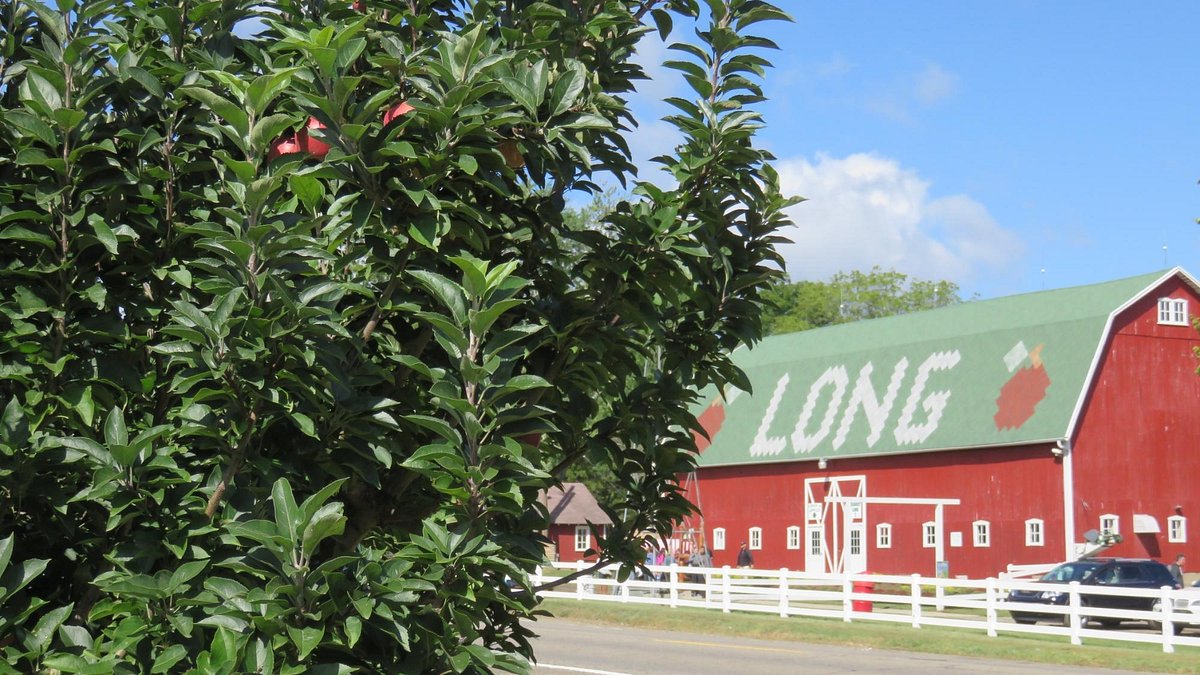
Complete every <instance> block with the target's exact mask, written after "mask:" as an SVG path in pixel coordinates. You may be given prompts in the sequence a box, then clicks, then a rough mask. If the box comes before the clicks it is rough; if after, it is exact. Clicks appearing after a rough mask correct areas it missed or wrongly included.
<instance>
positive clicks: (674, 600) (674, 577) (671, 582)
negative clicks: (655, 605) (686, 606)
mask: <svg viewBox="0 0 1200 675" xmlns="http://www.w3.org/2000/svg"><path fill="white" fill-rule="evenodd" d="M678 573H679V567H678V566H677V565H676V564H675V563H671V569H669V570H667V588H669V589H670V592H671V606H672V607H676V606H678V605H679V574H678Z"/></svg>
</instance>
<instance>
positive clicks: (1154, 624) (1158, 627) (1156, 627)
mask: <svg viewBox="0 0 1200 675" xmlns="http://www.w3.org/2000/svg"><path fill="white" fill-rule="evenodd" d="M1150 611H1151V612H1161V611H1162V603H1160V602H1155V603H1154V606H1153V607H1151V608H1150ZM1146 625H1147V626H1149V627H1150V630H1152V631H1155V632H1159V633H1161V632H1162V622H1161V621H1147V622H1146ZM1173 628H1174V630H1175V634H1176V635H1182V634H1183V624H1182V623H1180V622H1178V621H1176V622H1175V625H1174V626H1173Z"/></svg>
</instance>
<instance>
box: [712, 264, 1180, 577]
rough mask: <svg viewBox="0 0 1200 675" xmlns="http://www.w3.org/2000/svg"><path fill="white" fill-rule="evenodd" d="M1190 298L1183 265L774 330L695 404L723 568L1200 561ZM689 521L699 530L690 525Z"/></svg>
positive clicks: (906, 569) (717, 556) (992, 567)
mask: <svg viewBox="0 0 1200 675" xmlns="http://www.w3.org/2000/svg"><path fill="white" fill-rule="evenodd" d="M1198 290H1200V286H1198V285H1197V282H1196V280H1195V279H1194V278H1193V277H1192V276H1190V275H1189V274H1187V273H1186V272H1184V271H1183V270H1182V269H1179V268H1176V269H1173V270H1169V271H1165V272H1159V273H1154V274H1149V275H1143V276H1138V277H1133V278H1128V279H1120V280H1116V281H1110V282H1106V283H1100V284H1093V285H1089V286H1080V287H1076V288H1065V289H1059V290H1050V291H1042V292H1037V293H1028V294H1023V295H1016V296H1011V297H1003V298H996V299H992V300H982V301H971V302H964V303H961V304H958V305H954V306H950V307H945V308H941V309H935V310H930V311H925V312H917V313H912V314H907V315H902V316H893V317H887V318H882V319H875V320H870V321H861V322H857V323H850V324H842V325H837V326H831V327H828V328H821V329H817V330H811V331H804V332H799V333H791V334H786V335H776V336H772V337H769V338H767V339H765V340H764V341H763V342H761V343H760V344H759V345H757V346H756V347H754V348H753V349H746V350H740V351H738V352H737V353H735V355H734V359H735V363H737V365H738V366H739V367H740V368H742V370H743V371H744V372H745V373H746V375H747V377H748V380H749V383H750V384H751V385H752V392H750V391H740V390H738V389H732V388H731V389H727V390H725V391H724V392H717V391H715V390H714V391H707V392H702V396H701V401H702V402H701V405H700V406H699V407H698V408H697V418H698V421H699V422H700V425H701V426H702V427H703V428H704V429H705V430H706V431H707V436H708V437H707V438H705V437H703V436H701V435H697V445H698V447H699V449H700V451H701V454H700V456H699V460H698V461H699V467H698V469H697V472H696V475H695V480H692V481H689V482H688V486H689V493H690V494H689V496H690V498H691V499H692V500H693V502H695V503H698V504H699V505H700V507H701V508H702V510H703V523H702V527H703V531H704V533H705V539H706V541H707V542H709V545H710V547H711V548H712V549H713V554H714V560H715V563H716V564H718V565H720V564H733V563H734V557H735V556H736V553H737V548H738V545H739V543H740V542H742V541H747V542H748V543H749V545H750V548H751V549H752V553H753V554H754V558H755V565H756V566H758V567H771V568H779V567H787V568H789V569H800V570H807V571H810V572H842V571H851V572H853V571H861V570H868V569H869V570H871V571H875V572H881V573H897V574H901V573H903V574H908V573H921V574H933V573H935V572H941V573H945V574H950V575H969V576H973V577H976V576H986V575H992V574H996V573H997V572H1000V571H1003V570H1004V569H1005V568H1006V566H1007V565H1009V564H1034V563H1052V562H1056V561H1061V560H1064V559H1073V558H1076V557H1079V556H1081V555H1086V554H1088V553H1089V552H1093V551H1095V550H1096V549H1097V548H1098V547H1099V546H1100V545H1102V544H1105V543H1109V544H1111V543H1112V542H1114V541H1116V540H1117V539H1118V538H1119V539H1120V541H1119V543H1115V544H1114V545H1111V546H1110V547H1109V548H1108V549H1107V554H1113V555H1125V556H1138V557H1153V558H1158V559H1161V560H1168V561H1169V560H1170V559H1173V558H1174V556H1175V555H1176V554H1178V553H1184V554H1187V555H1189V556H1190V557H1191V558H1192V559H1193V560H1197V559H1200V529H1198V528H1200V489H1198V488H1200V375H1198V374H1197V372H1196V370H1197V364H1198V362H1197V354H1196V349H1197V347H1200V334H1198V333H1197V330H1196V328H1195V327H1193V325H1192V321H1193V320H1194V318H1195V317H1196V316H1197V314H1200V294H1198ZM689 525H690V526H692V527H695V526H697V525H699V522H697V523H689Z"/></svg>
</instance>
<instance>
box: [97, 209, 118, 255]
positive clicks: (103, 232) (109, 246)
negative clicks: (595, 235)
mask: <svg viewBox="0 0 1200 675" xmlns="http://www.w3.org/2000/svg"><path fill="white" fill-rule="evenodd" d="M91 226H92V231H93V232H95V233H96V239H99V240H100V243H101V244H103V245H104V248H105V249H106V250H107V251H108V252H109V253H111V254H112V255H116V254H117V235H115V234H113V231H112V228H110V227H109V226H108V223H105V222H104V221H103V220H101V219H100V218H92V219H91Z"/></svg>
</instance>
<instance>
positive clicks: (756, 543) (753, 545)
mask: <svg viewBox="0 0 1200 675" xmlns="http://www.w3.org/2000/svg"><path fill="white" fill-rule="evenodd" d="M746 541H748V542H749V548H750V550H751V551H761V550H762V528H761V527H752V528H750V536H749V537H747V539H746Z"/></svg>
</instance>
